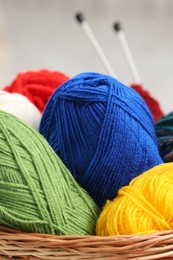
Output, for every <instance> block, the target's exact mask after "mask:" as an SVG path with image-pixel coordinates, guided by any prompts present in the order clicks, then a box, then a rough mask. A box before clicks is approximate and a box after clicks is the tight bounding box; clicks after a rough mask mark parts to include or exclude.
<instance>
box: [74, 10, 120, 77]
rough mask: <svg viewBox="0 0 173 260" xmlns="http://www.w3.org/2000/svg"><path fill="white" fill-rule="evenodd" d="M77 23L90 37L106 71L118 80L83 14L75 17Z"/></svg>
mask: <svg viewBox="0 0 173 260" xmlns="http://www.w3.org/2000/svg"><path fill="white" fill-rule="evenodd" d="M75 18H76V21H77V22H78V23H79V24H81V26H82V28H83V29H84V31H85V33H86V35H87V36H88V39H89V40H90V42H91V44H92V46H93V47H94V49H95V51H96V53H97V55H98V57H99V59H100V60H101V62H102V63H103V65H104V67H105V69H106V71H107V72H108V74H109V75H111V76H113V77H114V78H116V75H115V72H114V71H113V69H112V67H111V66H110V64H109V62H108V60H107V58H106V56H105V54H104V52H103V50H102V48H101V46H100V44H99V43H98V41H97V40H96V38H95V36H94V34H93V32H92V30H91V28H90V26H89V24H88V22H87V21H86V19H85V16H84V14H83V13H81V12H79V13H77V14H76V15H75Z"/></svg>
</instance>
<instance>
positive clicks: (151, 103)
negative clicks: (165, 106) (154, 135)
mask: <svg viewBox="0 0 173 260" xmlns="http://www.w3.org/2000/svg"><path fill="white" fill-rule="evenodd" d="M130 87H131V88H133V89H134V90H135V91H136V92H138V94H139V95H140V96H141V97H142V98H143V99H144V101H145V102H146V104H147V106H148V108H149V109H150V112H151V114H152V116H153V118H154V122H157V121H158V120H159V119H160V118H161V117H162V116H163V115H164V113H163V111H162V109H161V107H160V104H159V102H158V101H157V100H156V99H155V98H154V97H153V96H152V95H151V93H150V92H149V91H147V90H145V89H144V88H143V86H142V85H139V84H131V86H130Z"/></svg>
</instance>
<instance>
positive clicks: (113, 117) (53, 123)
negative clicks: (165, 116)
mask: <svg viewBox="0 0 173 260" xmlns="http://www.w3.org/2000/svg"><path fill="white" fill-rule="evenodd" d="M39 131H40V133H41V134H42V135H43V136H44V137H45V138H46V139H47V141H48V142H49V144H50V145H51V146H52V148H53V149H54V151H55V152H56V153H57V154H58V155H59V156H60V158H61V159H62V161H63V162H64V164H65V165H66V166H67V168H68V169H69V170H70V171H71V173H72V174H73V176H74V178H75V179H76V180H77V182H78V183H80V184H81V186H82V187H84V189H86V190H87V191H88V192H89V194H90V195H91V196H92V198H93V199H94V200H95V202H96V203H97V204H98V205H99V206H103V205H104V204H105V202H106V200H107V199H113V198H114V197H115V195H116V193H117V191H118V189H119V188H120V187H122V186H125V185H127V184H128V183H129V182H130V181H131V179H133V178H135V177H136V176H137V175H139V174H141V173H142V172H144V171H146V170H148V169H150V168H152V167H153V166H155V165H158V164H160V163H162V162H163V161H162V159H161V158H160V156H159V152H158V146H157V139H156V136H155V131H154V122H153V118H152V116H151V113H150V111H149V109H148V107H147V105H146V104H145V102H144V100H143V99H142V98H141V97H140V96H139V94H137V93H136V91H134V90H133V89H131V88H129V87H127V86H125V85H123V84H122V83H120V82H119V81H118V80H116V79H115V78H113V77H111V76H107V75H104V74H99V73H91V72H88V73H87V72H86V73H81V74H79V75H77V76H75V77H73V78H71V79H70V80H69V81H67V82H65V83H64V84H62V85H61V86H60V87H59V88H58V89H56V91H55V92H54V94H53V95H52V96H51V98H50V99H49V102H48V104H47V106H46V109H45V110H44V112H43V115H42V118H41V123H40V128H39Z"/></svg>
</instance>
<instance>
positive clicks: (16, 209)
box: [0, 111, 99, 235]
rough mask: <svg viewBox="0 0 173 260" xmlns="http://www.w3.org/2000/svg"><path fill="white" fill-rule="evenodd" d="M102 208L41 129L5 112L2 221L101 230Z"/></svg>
mask: <svg viewBox="0 0 173 260" xmlns="http://www.w3.org/2000/svg"><path fill="white" fill-rule="evenodd" d="M98 214H99V209H98V207H97V205H96V204H95V202H94V201H93V199H91V197H90V196H89V195H88V193H87V192H86V191H85V190H83V189H82V188H81V187H80V186H79V185H78V184H77V183H76V181H75V180H74V178H73V177H72V175H71V173H70V172H69V171H68V170H67V168H66V167H65V166H64V164H63V163H62V162H61V160H60V159H59V158H58V156H57V155H56V154H55V153H54V151H53V150H52V148H51V147H50V146H49V144H48V143H47V141H46V140H45V139H44V138H43V137H42V136H41V135H40V134H39V133H38V131H36V130H34V129H32V128H30V127H28V126H27V125H25V124H24V123H23V122H22V121H20V120H18V119H17V118H16V117H14V116H13V115H11V114H9V113H6V112H4V111H0V225H3V226H8V227H12V228H14V229H18V230H22V231H24V232H36V233H49V234H57V235H90V234H95V225H96V220H97V218H98Z"/></svg>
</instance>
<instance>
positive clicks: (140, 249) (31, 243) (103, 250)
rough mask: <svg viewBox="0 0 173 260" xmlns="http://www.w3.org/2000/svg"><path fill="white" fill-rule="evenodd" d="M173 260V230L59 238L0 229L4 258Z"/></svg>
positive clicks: (5, 228)
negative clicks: (138, 233)
mask: <svg viewBox="0 0 173 260" xmlns="http://www.w3.org/2000/svg"><path fill="white" fill-rule="evenodd" d="M8 258H10V259H33V260H34V259H46V260H49V259H50V260H51V259H52V260H53V259H60V260H65V259H114V260H118V259H133V260H152V259H165V260H166V259H173V230H166V231H161V232H157V233H153V234H144V235H118V236H88V235H87V236H77V235H75V236H74V235H68V236H58V235H50V234H41V233H24V232H21V231H17V230H14V229H11V228H8V227H3V226H0V259H8Z"/></svg>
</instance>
